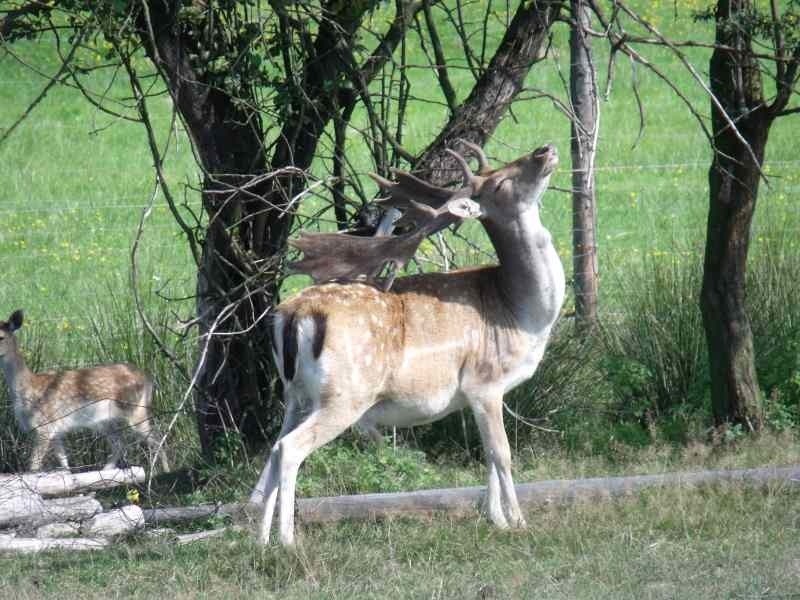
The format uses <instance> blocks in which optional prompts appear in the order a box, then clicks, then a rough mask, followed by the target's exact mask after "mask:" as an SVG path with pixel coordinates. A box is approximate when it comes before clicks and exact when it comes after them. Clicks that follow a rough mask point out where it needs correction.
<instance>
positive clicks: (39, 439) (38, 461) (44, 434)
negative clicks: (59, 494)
mask: <svg viewBox="0 0 800 600" xmlns="http://www.w3.org/2000/svg"><path fill="white" fill-rule="evenodd" d="M54 441H55V436H54V435H53V434H52V433H50V432H49V431H41V430H40V431H37V432H36V439H35V440H34V442H33V449H32V450H31V458H30V463H29V465H28V470H29V471H41V470H42V464H43V463H44V459H45V458H46V457H47V453H48V452H49V451H50V447H51V446H52V445H53V442H54Z"/></svg>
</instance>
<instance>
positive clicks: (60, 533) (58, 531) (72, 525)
mask: <svg viewBox="0 0 800 600" xmlns="http://www.w3.org/2000/svg"><path fill="white" fill-rule="evenodd" d="M80 532H81V525H80V523H76V522H74V521H72V522H66V523H63V522H62V523H48V524H47V525H42V526H41V527H39V528H38V529H37V530H36V537H37V538H43V539H46V538H72V537H76V536H77V535H78V534H79V533H80Z"/></svg>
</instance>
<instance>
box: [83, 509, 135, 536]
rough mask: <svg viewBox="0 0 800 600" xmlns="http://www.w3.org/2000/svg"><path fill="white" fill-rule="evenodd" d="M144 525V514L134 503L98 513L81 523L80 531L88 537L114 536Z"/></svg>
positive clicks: (131, 531)
mask: <svg viewBox="0 0 800 600" xmlns="http://www.w3.org/2000/svg"><path fill="white" fill-rule="evenodd" d="M142 527H144V514H142V509H141V508H139V507H138V506H136V505H135V504H130V505H128V506H123V507H122V508H116V509H114V510H110V511H108V512H104V513H100V514H99V515H96V516H94V517H92V518H91V519H89V520H88V521H84V522H83V523H81V533H82V534H83V535H85V536H89V537H114V536H118V535H125V534H128V533H133V532H134V531H136V530H137V529H141V528H142Z"/></svg>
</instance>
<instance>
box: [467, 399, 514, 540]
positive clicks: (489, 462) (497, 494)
mask: <svg viewBox="0 0 800 600" xmlns="http://www.w3.org/2000/svg"><path fill="white" fill-rule="evenodd" d="M471 405H472V412H473V414H474V415H475V421H476V422H477V424H478V429H479V430H480V433H481V440H482V442H483V450H484V452H485V454H486V466H487V468H488V471H489V476H488V483H487V491H486V500H485V502H484V511H485V512H486V515H487V516H488V517H489V520H491V521H492V523H494V524H495V525H497V526H498V527H503V528H505V527H508V526H509V525H510V526H511V527H520V528H522V527H525V518H524V517H523V516H522V511H521V510H520V507H519V502H518V501H517V492H516V490H515V488H514V481H513V479H512V477H511V447H510V446H509V444H508V436H507V435H506V430H505V427H504V426H503V398H502V395H501V396H499V397H495V398H492V399H490V400H488V401H487V400H484V401H476V402H471Z"/></svg>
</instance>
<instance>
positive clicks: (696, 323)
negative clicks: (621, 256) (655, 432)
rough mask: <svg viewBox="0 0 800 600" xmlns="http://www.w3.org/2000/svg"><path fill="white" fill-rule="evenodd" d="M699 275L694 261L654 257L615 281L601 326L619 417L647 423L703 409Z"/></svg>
mask: <svg viewBox="0 0 800 600" xmlns="http://www.w3.org/2000/svg"><path fill="white" fill-rule="evenodd" d="M701 276H702V267H701V265H700V264H699V260H695V261H691V262H689V263H687V262H684V261H681V260H680V259H678V258H676V257H674V256H670V257H667V258H666V260H664V259H663V258H661V259H660V258H656V257H651V258H646V259H644V260H643V262H642V264H641V265H640V266H638V267H637V268H634V269H632V270H631V271H629V272H628V275H627V279H626V280H625V281H622V282H620V284H619V288H620V289H621V290H622V293H621V295H620V302H619V306H618V310H619V312H618V313H617V314H614V315H611V316H610V317H609V318H606V319H605V320H604V324H603V328H602V339H603V342H604V345H605V357H604V359H603V366H604V369H605V371H606V373H607V376H608V379H609V382H610V384H611V387H612V389H613V391H614V397H615V404H614V409H615V411H616V415H617V416H618V418H620V419H623V420H626V419H627V420H632V419H638V420H640V421H641V422H643V423H644V424H646V425H651V424H653V423H655V422H657V421H659V420H661V419H664V418H669V419H672V418H675V417H679V416H683V417H686V416H689V415H691V414H694V413H697V412H702V411H706V410H707V408H706V405H707V402H706V396H707V393H706V390H707V389H708V375H707V364H706V360H707V359H706V343H705V335H704V333H703V323H702V316H701V314H700V308H699V304H698V298H699V290H700V285H701Z"/></svg>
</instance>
